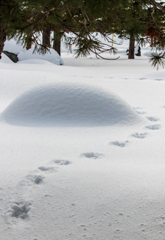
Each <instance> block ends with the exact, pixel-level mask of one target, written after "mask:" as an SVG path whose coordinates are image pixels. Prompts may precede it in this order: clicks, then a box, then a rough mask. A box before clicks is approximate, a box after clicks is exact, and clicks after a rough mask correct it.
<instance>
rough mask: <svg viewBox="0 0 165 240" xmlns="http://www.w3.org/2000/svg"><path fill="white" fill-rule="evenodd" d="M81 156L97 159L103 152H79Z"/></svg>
mask: <svg viewBox="0 0 165 240" xmlns="http://www.w3.org/2000/svg"><path fill="white" fill-rule="evenodd" d="M81 157H86V158H94V159H97V158H101V157H103V154H101V153H93V152H87V153H82V154H81Z"/></svg>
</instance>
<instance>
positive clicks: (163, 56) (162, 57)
mask: <svg viewBox="0 0 165 240" xmlns="http://www.w3.org/2000/svg"><path fill="white" fill-rule="evenodd" d="M149 62H150V63H151V65H152V67H156V69H157V70H159V67H160V66H162V67H163V68H164V67H165V53H164V52H162V53H152V54H151V58H150V60H149Z"/></svg>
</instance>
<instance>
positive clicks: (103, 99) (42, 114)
mask: <svg viewBox="0 0 165 240" xmlns="http://www.w3.org/2000/svg"><path fill="white" fill-rule="evenodd" d="M2 117H3V119H4V120H5V121H6V122H7V123H9V124H14V125H20V126H73V127H74V126H87V127H89V126H108V125H114V124H127V125H130V124H135V123H137V122H139V121H141V120H142V119H141V117H140V116H139V115H138V114H137V113H136V112H135V111H134V109H133V108H132V107H130V106H129V105H128V104H127V103H126V102H125V101H124V100H122V99H120V98H119V97H118V96H116V95H114V94H113V93H110V92H106V91H104V90H100V89H98V88H96V87H91V86H88V85H86V86H84V85H76V84H58V85H49V86H43V87H40V88H36V89H32V90H31V91H28V92H26V93H24V94H23V95H22V96H20V97H18V98H17V99H16V100H15V101H13V102H12V103H11V104H10V105H9V106H8V107H7V108H6V109H5V111H4V112H3V113H2Z"/></svg>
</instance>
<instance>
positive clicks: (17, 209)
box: [9, 201, 31, 219]
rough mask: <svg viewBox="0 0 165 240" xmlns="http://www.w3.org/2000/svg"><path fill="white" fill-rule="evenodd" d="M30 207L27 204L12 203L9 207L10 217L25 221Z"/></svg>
mask: <svg viewBox="0 0 165 240" xmlns="http://www.w3.org/2000/svg"><path fill="white" fill-rule="evenodd" d="M30 205H31V203H29V202H24V201H22V202H14V203H13V204H12V206H11V210H9V212H11V216H12V217H15V218H22V219H26V218H28V212H29V211H30Z"/></svg>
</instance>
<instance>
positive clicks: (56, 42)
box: [53, 31, 61, 56]
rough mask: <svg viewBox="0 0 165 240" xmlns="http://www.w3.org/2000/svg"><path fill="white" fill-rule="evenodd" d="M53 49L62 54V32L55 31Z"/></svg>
mask: <svg viewBox="0 0 165 240" xmlns="http://www.w3.org/2000/svg"><path fill="white" fill-rule="evenodd" d="M53 49H54V50H56V52H57V53H58V54H59V55H60V56H61V33H60V32H55V31H54V41H53Z"/></svg>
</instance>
